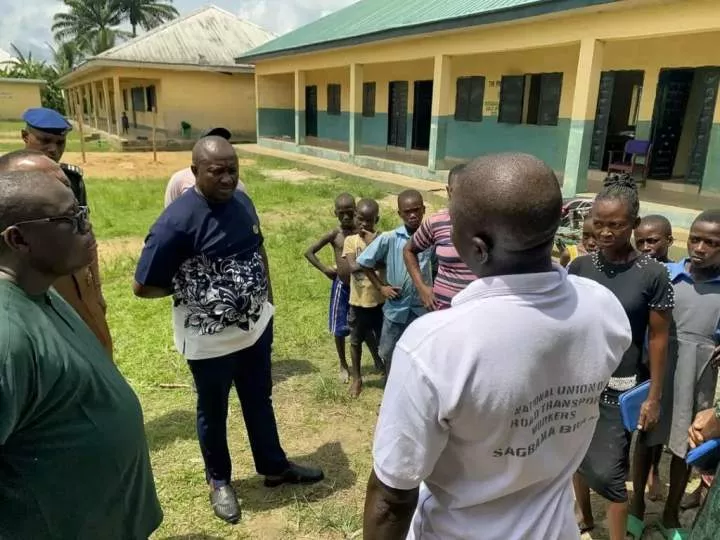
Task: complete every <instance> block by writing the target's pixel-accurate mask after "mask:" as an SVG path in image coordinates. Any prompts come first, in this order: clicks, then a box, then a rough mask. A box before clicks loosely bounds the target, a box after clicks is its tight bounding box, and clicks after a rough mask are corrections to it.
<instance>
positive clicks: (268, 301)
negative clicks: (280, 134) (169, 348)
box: [134, 137, 323, 523]
mask: <svg viewBox="0 0 720 540" xmlns="http://www.w3.org/2000/svg"><path fill="white" fill-rule="evenodd" d="M192 172H193V174H195V177H196V185H195V189H191V190H187V191H186V192H185V193H184V194H183V195H181V196H180V197H179V198H178V199H177V200H175V201H174V202H173V203H172V204H171V205H170V206H168V207H167V208H166V209H165V211H164V212H163V213H162V215H161V216H160V217H159V218H158V220H157V221H156V222H155V224H154V225H153V226H152V228H151V229H150V234H149V235H148V237H147V238H146V240H145V247H144V249H143V252H142V255H141V256H140V261H139V262H138V267H137V270H136V272H135V285H134V292H135V294H136V295H137V296H139V297H142V298H161V297H165V296H169V295H173V299H174V302H173V325H174V330H175V345H176V347H177V349H178V351H180V353H182V354H183V356H184V357H185V358H186V359H187V361H188V365H189V366H190V371H191V372H192V375H193V378H194V380H195V385H196V387H197V430H198V437H199V439H200V450H201V452H202V455H203V459H204V461H205V472H206V477H207V481H208V484H209V485H210V501H211V503H212V506H213V509H214V511H215V514H216V515H217V516H218V517H219V518H221V519H223V520H225V521H227V522H229V523H236V522H237V521H238V520H239V519H240V506H239V504H238V501H237V497H236V495H235V493H234V491H233V488H232V486H231V485H230V480H231V462H230V453H229V451H228V445H227V434H226V420H227V412H228V397H229V394H230V388H231V386H232V385H233V383H234V384H235V388H236V389H237V393H238V397H239V398H240V403H241V405H242V410H243V416H244V419H245V426H246V428H247V431H248V438H249V440H250V446H251V449H252V453H253V459H254V460H255V468H256V470H257V472H258V473H259V474H262V475H265V485H266V486H268V487H275V486H279V485H281V484H283V483H312V482H318V481H320V480H322V479H323V473H322V471H320V470H319V469H312V468H306V467H300V466H298V465H295V464H293V463H291V462H289V461H288V459H287V457H286V456H285V452H284V451H283V449H282V447H281V446H280V441H279V437H278V432H277V425H276V423H275V414H274V412H273V407H272V399H271V394H272V377H271V365H270V354H271V346H272V340H273V312H274V308H273V305H272V288H271V286H270V278H269V273H268V260H267V254H266V253H265V248H264V246H263V236H262V232H261V231H260V222H259V219H258V216H257V213H256V211H255V207H254V206H253V203H252V201H251V200H250V198H249V197H248V196H247V195H246V194H245V193H242V192H238V191H236V188H237V185H238V180H239V177H238V159H237V155H236V153H235V150H234V149H233V147H232V146H231V145H230V143H228V141H226V140H225V139H223V138H222V137H207V138H204V139H201V140H200V141H199V142H198V143H197V144H196V145H195V148H194V149H193V164H192Z"/></svg>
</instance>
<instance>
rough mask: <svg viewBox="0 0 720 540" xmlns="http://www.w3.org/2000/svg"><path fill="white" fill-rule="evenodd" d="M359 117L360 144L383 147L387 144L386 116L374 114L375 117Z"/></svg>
mask: <svg viewBox="0 0 720 540" xmlns="http://www.w3.org/2000/svg"><path fill="white" fill-rule="evenodd" d="M360 116H361V119H362V143H363V144H366V145H368V146H385V145H386V144H387V131H388V115H387V114H385V113H375V116H362V115H360Z"/></svg>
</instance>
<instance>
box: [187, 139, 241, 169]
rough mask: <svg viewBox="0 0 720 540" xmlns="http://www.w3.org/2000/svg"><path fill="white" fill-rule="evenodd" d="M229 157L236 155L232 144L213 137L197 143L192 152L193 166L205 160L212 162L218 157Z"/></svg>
mask: <svg viewBox="0 0 720 540" xmlns="http://www.w3.org/2000/svg"><path fill="white" fill-rule="evenodd" d="M229 155H233V156H234V155H236V154H235V149H234V148H233V146H232V144H230V142H229V141H228V140H227V139H224V138H222V137H218V136H217V135H211V136H210V137H203V138H202V139H200V140H199V141H198V142H196V143H195V146H194V147H193V151H192V161H193V165H197V164H198V163H199V162H200V161H203V160H212V159H215V158H217V157H218V156H220V157H227V156H229Z"/></svg>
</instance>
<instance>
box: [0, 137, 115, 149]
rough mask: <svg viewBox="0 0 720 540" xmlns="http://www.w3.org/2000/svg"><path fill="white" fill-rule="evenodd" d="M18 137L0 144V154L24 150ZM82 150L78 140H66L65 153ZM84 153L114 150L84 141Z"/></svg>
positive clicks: (94, 142) (102, 144) (98, 143)
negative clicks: (14, 140)
mask: <svg viewBox="0 0 720 540" xmlns="http://www.w3.org/2000/svg"><path fill="white" fill-rule="evenodd" d="M24 147H25V145H24V144H23V142H22V140H21V139H20V135H19V134H18V136H17V142H11V141H5V140H3V141H2V142H0V153H2V152H12V151H13V150H20V149H21V148H24ZM81 150H82V148H81V146H80V139H75V138H68V141H67V144H66V146H65V151H66V152H80V151H81ZM85 151H86V152H115V151H116V150H115V149H114V148H113V147H112V146H110V144H109V143H108V142H107V141H85Z"/></svg>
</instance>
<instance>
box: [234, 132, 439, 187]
mask: <svg viewBox="0 0 720 540" xmlns="http://www.w3.org/2000/svg"><path fill="white" fill-rule="evenodd" d="M235 148H236V149H237V150H238V153H239V154H241V155H242V154H245V155H247V156H253V155H256V156H257V155H260V156H266V157H272V158H277V159H284V160H287V161H292V162H295V163H297V164H298V165H299V166H300V167H301V168H303V169H307V170H309V171H312V172H323V173H326V174H327V173H330V174H333V173H335V174H342V175H343V176H355V177H358V178H365V179H368V180H374V181H376V182H381V183H384V184H393V185H396V186H402V187H404V188H409V189H417V190H418V191H424V192H428V193H434V194H436V195H439V196H441V197H447V194H446V193H445V185H444V184H441V183H439V182H432V181H430V180H418V179H416V178H411V177H409V176H403V175H402V174H395V173H388V172H384V171H376V170H373V169H365V168H363V167H358V166H357V165H352V164H350V163H344V162H342V161H335V160H333V159H324V158H319V157H315V156H308V155H305V154H296V153H294V152H284V151H282V150H275V149H274V148H266V147H264V146H259V145H257V144H239V145H236V146H235Z"/></svg>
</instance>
